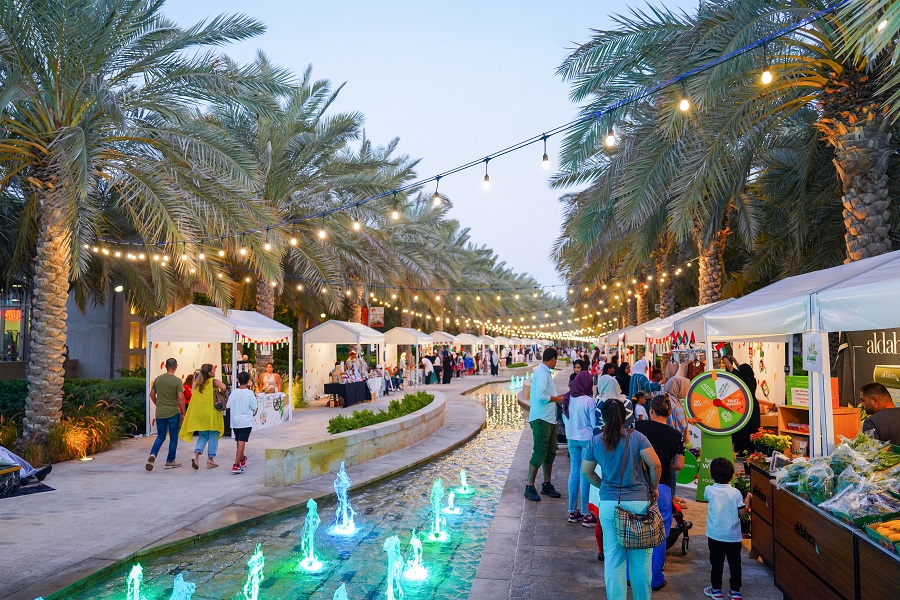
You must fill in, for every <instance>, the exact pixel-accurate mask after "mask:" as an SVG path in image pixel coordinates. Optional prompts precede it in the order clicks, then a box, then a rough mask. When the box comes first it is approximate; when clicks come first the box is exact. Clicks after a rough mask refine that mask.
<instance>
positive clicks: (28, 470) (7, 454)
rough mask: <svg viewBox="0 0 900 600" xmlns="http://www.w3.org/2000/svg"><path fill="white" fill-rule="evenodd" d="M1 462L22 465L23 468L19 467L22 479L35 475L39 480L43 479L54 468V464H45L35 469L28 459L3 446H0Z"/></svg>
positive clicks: (20, 478)
mask: <svg viewBox="0 0 900 600" xmlns="http://www.w3.org/2000/svg"><path fill="white" fill-rule="evenodd" d="M0 462H3V463H8V464H13V465H19V466H20V467H21V469H19V480H20V481H25V480H26V479H29V478H31V477H34V478H35V479H37V480H38V481H43V480H44V478H45V477H47V475H49V474H50V471H52V470H53V465H45V466H43V467H41V468H40V469H35V468H34V467H32V466H31V465H30V464H29V463H28V461H27V460H25V459H24V458H22V457H21V456H19V455H18V454H16V453H14V452H13V451H12V450H8V449H7V448H4V447H3V446H0Z"/></svg>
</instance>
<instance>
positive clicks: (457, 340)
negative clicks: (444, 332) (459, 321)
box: [453, 333, 482, 356]
mask: <svg viewBox="0 0 900 600" xmlns="http://www.w3.org/2000/svg"><path fill="white" fill-rule="evenodd" d="M453 343H454V344H456V345H457V346H460V347H461V348H463V349H465V350H466V352H468V353H469V354H471V355H472V356H475V353H476V352H478V348H480V347H481V345H482V341H481V338H480V337H478V336H475V335H472V334H471V333H460V334H459V335H457V336H454V338H453Z"/></svg>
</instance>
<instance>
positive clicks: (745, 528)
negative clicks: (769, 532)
mask: <svg viewBox="0 0 900 600" xmlns="http://www.w3.org/2000/svg"><path fill="white" fill-rule="evenodd" d="M750 523H751V518H750V507H749V506H748V507H747V510H746V511H744V514H742V515H741V534H743V536H744V538H745V539H749V538H750V537H751V533H750Z"/></svg>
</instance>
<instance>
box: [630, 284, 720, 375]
mask: <svg viewBox="0 0 900 600" xmlns="http://www.w3.org/2000/svg"><path fill="white" fill-rule="evenodd" d="M733 300H734V298H726V299H725V300H720V301H718V302H712V303H710V304H701V305H700V306H692V307H690V308H686V309H684V310H682V311H680V312H677V313H675V314H674V315H671V316H668V317H666V318H665V319H660V320H659V321H658V322H656V323H654V324H653V325H652V326H649V327H647V330H646V332H645V335H646V336H647V342H648V343H652V344H661V343H662V342H663V340H667V339H671V334H672V333H673V332H676V333H682V334H687V336H688V339H690V336H691V335H693V336H694V343H695V344H696V345H695V347H696V348H702V349H704V350H705V349H706V331H705V326H704V320H703V315H705V314H706V313H708V312H710V311H711V310H714V309H715V308H717V307H722V306H725V305H726V304H728V303H729V302H732V301H733ZM706 364H708V365H710V364H712V357H711V356H707V358H706Z"/></svg>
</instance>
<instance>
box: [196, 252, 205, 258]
mask: <svg viewBox="0 0 900 600" xmlns="http://www.w3.org/2000/svg"><path fill="white" fill-rule="evenodd" d="M197 258H198V259H199V260H205V259H206V255H205V254H203V253H202V252H201V253H200V254H198V255H197Z"/></svg>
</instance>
